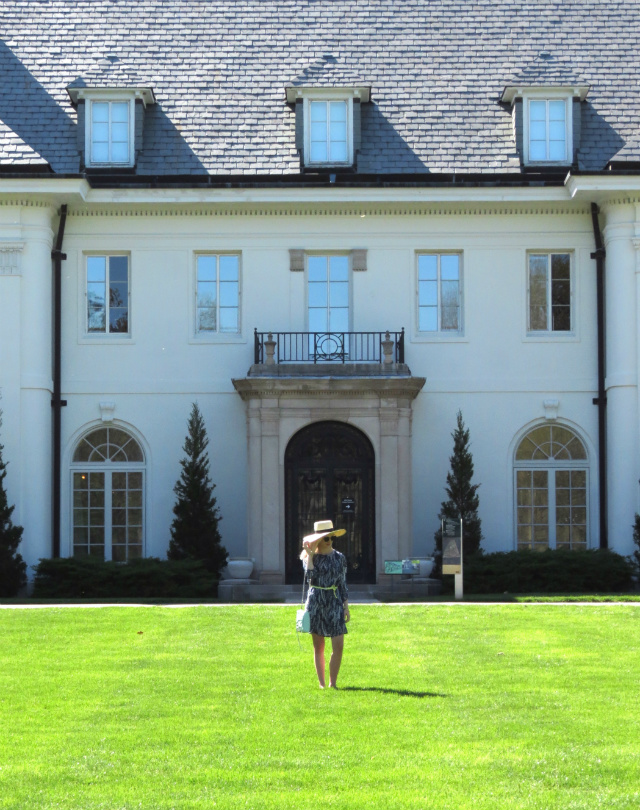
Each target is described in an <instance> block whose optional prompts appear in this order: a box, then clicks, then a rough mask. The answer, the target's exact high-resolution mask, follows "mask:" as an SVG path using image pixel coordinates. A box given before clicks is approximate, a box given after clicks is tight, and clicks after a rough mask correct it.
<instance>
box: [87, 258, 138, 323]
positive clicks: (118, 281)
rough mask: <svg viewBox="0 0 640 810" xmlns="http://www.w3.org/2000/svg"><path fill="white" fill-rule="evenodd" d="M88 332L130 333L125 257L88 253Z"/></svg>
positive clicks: (127, 277)
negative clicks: (91, 254) (90, 254)
mask: <svg viewBox="0 0 640 810" xmlns="http://www.w3.org/2000/svg"><path fill="white" fill-rule="evenodd" d="M87 332H89V333H102V334H127V333H128V332H129V257H128V256H87Z"/></svg>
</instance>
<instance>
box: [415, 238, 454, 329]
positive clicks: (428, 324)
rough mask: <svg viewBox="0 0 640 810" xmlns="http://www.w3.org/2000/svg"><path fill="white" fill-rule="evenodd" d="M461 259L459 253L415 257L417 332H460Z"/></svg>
mask: <svg viewBox="0 0 640 810" xmlns="http://www.w3.org/2000/svg"><path fill="white" fill-rule="evenodd" d="M460 258H461V257H460V254H458V253H420V254H419V255H418V331H420V332H461V331H462V311H461V299H462V295H461V268H460V263H461V262H460Z"/></svg>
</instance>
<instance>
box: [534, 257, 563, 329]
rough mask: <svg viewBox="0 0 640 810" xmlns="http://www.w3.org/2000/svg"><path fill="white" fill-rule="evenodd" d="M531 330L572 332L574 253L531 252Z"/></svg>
mask: <svg viewBox="0 0 640 810" xmlns="http://www.w3.org/2000/svg"><path fill="white" fill-rule="evenodd" d="M528 259H529V267H528V277H529V323H528V330H529V332H570V331H571V330H572V328H573V325H572V316H571V254H569V253H530V254H529V257H528Z"/></svg>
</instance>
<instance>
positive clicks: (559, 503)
mask: <svg viewBox="0 0 640 810" xmlns="http://www.w3.org/2000/svg"><path fill="white" fill-rule="evenodd" d="M587 482H588V465H587V453H586V450H585V447H584V445H583V443H582V442H581V441H580V439H579V438H578V437H577V436H576V435H575V433H573V431H571V430H569V429H568V428H566V427H562V426H560V425H542V426H540V427H537V428H534V429H533V430H532V431H530V432H529V433H528V434H527V435H526V436H525V437H524V439H522V441H521V442H520V444H519V445H518V448H517V450H516V456H515V486H516V534H517V545H518V549H533V550H536V551H542V550H544V549H546V548H566V549H584V548H586V547H587V526H588V524H587Z"/></svg>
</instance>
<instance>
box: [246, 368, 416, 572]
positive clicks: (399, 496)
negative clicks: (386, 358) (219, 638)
mask: <svg viewBox="0 0 640 810" xmlns="http://www.w3.org/2000/svg"><path fill="white" fill-rule="evenodd" d="M320 373H321V369H320V368H319V367H318V368H317V369H316V374H318V375H320ZM343 374H344V371H343ZM232 382H233V385H234V387H235V389H236V391H237V392H238V394H239V395H240V396H241V397H242V399H243V400H244V402H245V403H246V407H247V445H248V482H247V485H248V487H247V488H248V492H247V512H248V514H247V531H248V537H247V547H248V554H249V556H250V557H253V558H254V559H255V569H256V573H257V575H258V577H259V579H260V582H263V583H274V584H281V583H284V580H285V542H284V538H285V483H284V456H285V451H286V448H287V445H288V443H289V441H290V439H291V438H292V437H293V436H294V434H296V433H297V432H298V431H299V430H300V429H301V428H303V427H306V426H307V425H309V424H311V423H313V422H319V421H336V422H341V421H342V422H348V423H349V424H351V425H353V426H354V427H356V428H358V429H359V430H361V431H362V432H363V433H364V434H365V435H366V436H367V437H368V439H369V441H370V442H371V444H372V446H373V450H374V453H375V526H376V540H375V542H376V566H377V578H378V580H379V578H380V575H381V574H382V572H383V569H384V560H385V559H387V560H389V559H402V558H404V557H406V556H408V555H409V554H410V551H411V547H412V540H413V538H412V512H411V491H412V483H411V477H412V461H411V424H412V402H413V400H414V399H415V398H416V396H417V395H418V394H419V392H420V391H421V389H422V387H423V386H424V384H425V382H426V380H425V378H424V377H412V376H411V375H410V373H406V374H402V375H389V376H380V375H375V376H371V377H366V376H353V377H346V376H341V377H338V378H336V377H331V376H329V375H328V374H327V376H315V377H311V376H307V375H305V376H304V377H296V376H291V377H285V376H273V377H271V376H264V375H260V376H247V377H246V378H242V379H235V380H233V381H232Z"/></svg>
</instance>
